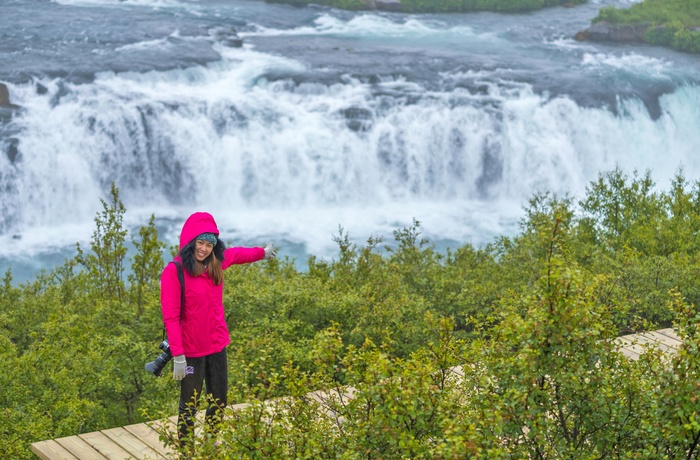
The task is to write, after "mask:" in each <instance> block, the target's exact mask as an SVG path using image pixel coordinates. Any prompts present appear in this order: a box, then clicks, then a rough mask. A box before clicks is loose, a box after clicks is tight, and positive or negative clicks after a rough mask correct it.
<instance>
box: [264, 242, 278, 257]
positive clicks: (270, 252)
mask: <svg viewBox="0 0 700 460" xmlns="http://www.w3.org/2000/svg"><path fill="white" fill-rule="evenodd" d="M275 257H277V250H276V249H275V247H274V246H273V244H272V243H267V246H265V260H270V259H274V258H275Z"/></svg>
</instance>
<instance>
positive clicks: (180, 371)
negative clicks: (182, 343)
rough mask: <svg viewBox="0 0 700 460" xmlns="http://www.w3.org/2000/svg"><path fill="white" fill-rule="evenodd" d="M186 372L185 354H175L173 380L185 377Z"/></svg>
mask: <svg viewBox="0 0 700 460" xmlns="http://www.w3.org/2000/svg"><path fill="white" fill-rule="evenodd" d="M186 373H187V359H185V355H177V356H176V357H175V358H173V378H174V379H175V380H182V379H184V378H185V375H186Z"/></svg>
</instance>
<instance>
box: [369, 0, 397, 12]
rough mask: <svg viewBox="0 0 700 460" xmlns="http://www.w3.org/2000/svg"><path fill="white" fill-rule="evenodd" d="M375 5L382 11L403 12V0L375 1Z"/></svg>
mask: <svg viewBox="0 0 700 460" xmlns="http://www.w3.org/2000/svg"><path fill="white" fill-rule="evenodd" d="M374 3H375V4H376V5H377V9H378V10H381V11H394V12H399V11H401V0H374Z"/></svg>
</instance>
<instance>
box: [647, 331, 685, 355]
mask: <svg viewBox="0 0 700 460" xmlns="http://www.w3.org/2000/svg"><path fill="white" fill-rule="evenodd" d="M639 335H640V337H643V338H645V339H647V340H649V341H650V342H653V343H654V344H655V345H656V346H657V347H659V349H660V350H661V351H663V352H664V353H667V354H669V355H671V354H674V353H675V352H676V350H678V347H680V346H681V344H682V342H681V341H680V340H676V339H672V338H670V337H668V336H666V335H663V334H657V333H656V332H645V333H642V334H639Z"/></svg>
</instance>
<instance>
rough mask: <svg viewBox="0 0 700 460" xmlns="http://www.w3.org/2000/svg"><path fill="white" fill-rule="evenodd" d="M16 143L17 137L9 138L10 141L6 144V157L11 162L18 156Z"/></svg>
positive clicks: (17, 141) (17, 142) (17, 143)
mask: <svg viewBox="0 0 700 460" xmlns="http://www.w3.org/2000/svg"><path fill="white" fill-rule="evenodd" d="M18 145H19V139H17V138H12V139H10V142H9V143H8V145H7V151H6V152H5V153H6V155H7V159H8V160H10V163H12V164H14V163H15V162H16V161H17V157H18V156H19V149H18V148H17V146H18Z"/></svg>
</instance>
